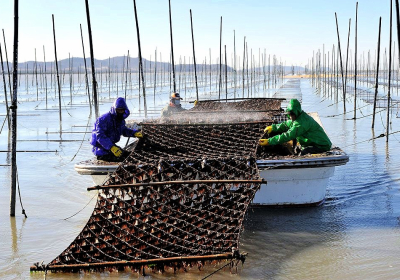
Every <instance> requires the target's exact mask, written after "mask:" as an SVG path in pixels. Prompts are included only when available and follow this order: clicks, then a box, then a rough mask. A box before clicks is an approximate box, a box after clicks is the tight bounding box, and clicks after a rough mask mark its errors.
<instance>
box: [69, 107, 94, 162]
mask: <svg viewBox="0 0 400 280" xmlns="http://www.w3.org/2000/svg"><path fill="white" fill-rule="evenodd" d="M91 117H92V112H90V113H89V118H88V122H87V124H86V129H85V133H84V134H83V138H82V141H81V144H80V146H79V148H78V151H76V153H75V155H74V156H73V157H72V159H71V161H73V160H74V159H75V157H76V155H77V154H78V153H79V151H80V149H81V148H82V145H83V141H85V137H86V134H87V131H88V127H89V122H90V120H91ZM71 161H70V162H71Z"/></svg>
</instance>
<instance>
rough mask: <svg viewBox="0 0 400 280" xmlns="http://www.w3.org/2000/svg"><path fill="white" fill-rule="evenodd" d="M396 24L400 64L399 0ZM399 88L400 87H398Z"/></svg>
mask: <svg viewBox="0 0 400 280" xmlns="http://www.w3.org/2000/svg"><path fill="white" fill-rule="evenodd" d="M396 19H397V20H396V26H397V47H398V49H399V51H398V56H399V65H400V7H399V0H396ZM397 88H398V87H397Z"/></svg>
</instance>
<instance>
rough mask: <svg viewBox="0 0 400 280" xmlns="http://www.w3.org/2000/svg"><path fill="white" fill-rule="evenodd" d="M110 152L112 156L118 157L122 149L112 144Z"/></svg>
mask: <svg viewBox="0 0 400 280" xmlns="http://www.w3.org/2000/svg"><path fill="white" fill-rule="evenodd" d="M111 152H112V153H113V154H114V156H116V157H120V156H121V155H122V150H121V148H119V147H117V146H112V147H111Z"/></svg>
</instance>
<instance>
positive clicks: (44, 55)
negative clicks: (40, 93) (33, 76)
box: [43, 45, 47, 109]
mask: <svg viewBox="0 0 400 280" xmlns="http://www.w3.org/2000/svg"><path fill="white" fill-rule="evenodd" d="M43 61H44V88H45V91H46V109H47V69H46V52H45V49H44V45H43Z"/></svg>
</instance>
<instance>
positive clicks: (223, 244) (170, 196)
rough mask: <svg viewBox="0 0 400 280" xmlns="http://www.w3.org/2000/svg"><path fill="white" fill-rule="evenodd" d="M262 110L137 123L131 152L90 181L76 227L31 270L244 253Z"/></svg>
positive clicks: (190, 262) (183, 261) (150, 264)
mask: <svg viewBox="0 0 400 280" xmlns="http://www.w3.org/2000/svg"><path fill="white" fill-rule="evenodd" d="M272 101H273V102H276V101H274V100H272ZM244 102H245V101H244ZM264 102H271V100H265V101H264ZM204 103H206V102H204ZM247 103H248V102H247ZM247 103H243V104H245V105H246V104H247ZM200 104H201V103H200ZM264 105H265V104H264ZM235 106H238V105H237V104H236V105H235ZM196 107H197V106H196ZM239 109H240V108H239ZM245 109H246V110H247V109H248V108H245ZM195 110H199V108H196V109H195ZM204 110H210V107H205V108H204ZM217 111H218V109H217ZM277 111H279V110H277ZM265 114H266V115H267V116H266V117H265V118H263V119H262V120H253V121H252V122H239V121H237V120H236V122H235V120H234V119H233V121H232V119H231V121H230V122H229V123H228V122H225V123H189V122H186V123H174V120H172V119H168V120H165V119H164V120H162V121H160V122H155V121H151V122H147V123H146V122H145V123H142V124H141V125H142V132H143V135H144V137H143V138H142V139H140V140H139V141H138V143H137V144H136V146H135V147H134V149H133V151H132V152H131V154H130V156H129V157H128V158H127V159H126V160H125V161H124V162H122V163H121V164H120V165H119V166H118V168H117V170H116V171H115V172H114V173H113V174H112V175H111V176H110V177H109V179H108V180H107V181H106V182H105V184H103V185H101V186H94V187H90V188H88V190H98V197H97V203H96V205H95V208H94V210H93V213H92V215H91V217H90V218H89V220H88V222H87V224H86V225H85V226H84V228H83V229H82V231H81V232H80V234H79V235H78V236H77V237H76V238H75V240H74V241H73V242H72V243H71V244H70V245H69V246H68V247H67V248H66V249H65V250H64V251H63V252H62V253H61V254H60V255H59V256H57V257H56V258H55V259H54V260H52V261H51V262H50V263H49V264H47V265H39V264H38V263H36V264H35V265H34V266H32V267H31V270H32V271H40V270H46V271H53V272H56V271H61V272H77V271H80V270H85V271H103V270H129V269H130V270H131V271H135V272H140V271H144V268H145V267H147V268H151V269H152V270H157V271H165V270H166V269H172V270H173V271H174V272H175V271H177V270H179V269H183V270H186V269H187V268H188V267H193V266H194V267H198V268H199V269H200V268H201V267H202V266H203V265H204V264H205V262H212V261H217V260H221V259H225V260H237V261H239V260H243V259H244V255H241V254H240V253H239V251H238V250H239V238H240V234H241V232H242V230H243V221H244V218H245V215H246V211H247V209H248V207H249V205H250V203H251V201H252V200H253V198H254V195H255V193H256V192H257V191H258V189H259V188H260V186H261V184H262V183H263V180H262V179H261V178H260V176H259V172H258V169H257V165H256V149H257V144H258V139H259V138H260V136H261V135H263V129H264V128H265V126H266V125H268V124H271V123H272V122H274V121H273V119H272V118H271V116H272V115H273V114H271V113H270V112H266V113H265ZM183 115H185V114H183ZM186 115H187V116H192V113H191V112H187V113H186ZM197 115H198V114H197Z"/></svg>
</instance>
